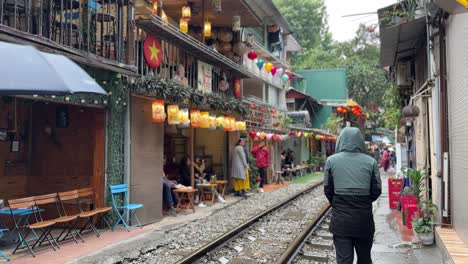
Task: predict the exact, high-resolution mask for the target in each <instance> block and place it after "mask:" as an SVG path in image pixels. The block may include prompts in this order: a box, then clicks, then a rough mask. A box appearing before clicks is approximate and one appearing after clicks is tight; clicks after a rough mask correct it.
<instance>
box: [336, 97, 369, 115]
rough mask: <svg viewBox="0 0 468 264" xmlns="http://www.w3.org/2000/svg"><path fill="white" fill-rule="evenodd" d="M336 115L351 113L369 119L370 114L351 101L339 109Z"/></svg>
mask: <svg viewBox="0 0 468 264" xmlns="http://www.w3.org/2000/svg"><path fill="white" fill-rule="evenodd" d="M336 113H337V114H338V115H346V114H347V113H348V114H349V113H350V114H353V115H355V116H357V117H364V118H368V117H369V114H367V113H364V111H363V109H362V107H361V106H360V105H359V104H358V103H356V102H354V101H353V100H349V101H348V102H347V103H346V105H344V106H339V107H337V108H336Z"/></svg>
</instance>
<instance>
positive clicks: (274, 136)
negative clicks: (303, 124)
mask: <svg viewBox="0 0 468 264" xmlns="http://www.w3.org/2000/svg"><path fill="white" fill-rule="evenodd" d="M249 136H250V137H251V138H252V139H259V140H267V141H274V142H278V141H284V140H286V139H287V138H288V137H289V136H288V135H287V134H278V133H266V132H263V131H254V130H252V131H250V132H249Z"/></svg>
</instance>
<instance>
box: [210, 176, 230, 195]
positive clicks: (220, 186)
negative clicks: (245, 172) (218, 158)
mask: <svg viewBox="0 0 468 264" xmlns="http://www.w3.org/2000/svg"><path fill="white" fill-rule="evenodd" d="M213 183H214V184H217V185H218V192H219V193H220V194H221V197H223V199H224V193H225V192H226V187H227V184H228V181H226V180H217V181H215V182H213Z"/></svg>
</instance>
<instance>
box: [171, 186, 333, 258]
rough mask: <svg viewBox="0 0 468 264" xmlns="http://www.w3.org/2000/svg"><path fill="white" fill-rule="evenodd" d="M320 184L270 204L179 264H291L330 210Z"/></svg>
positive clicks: (187, 256)
mask: <svg viewBox="0 0 468 264" xmlns="http://www.w3.org/2000/svg"><path fill="white" fill-rule="evenodd" d="M319 186H321V183H317V184H315V185H313V186H311V187H310V188H308V189H306V190H303V191H301V192H299V193H297V194H295V195H293V196H292V197H289V198H288V199H286V200H284V201H282V202H280V203H278V204H276V205H274V206H271V207H270V208H268V209H267V210H265V211H263V212H261V213H259V214H258V215H256V216H254V217H252V218H251V219H250V220H248V221H246V222H245V223H243V224H241V225H240V226H238V227H237V228H235V229H233V230H231V231H229V232H227V233H225V234H224V235H222V236H220V237H218V238H217V239H215V240H213V241H210V242H209V243H207V244H205V245H203V246H202V247H201V248H199V249H198V250H196V251H195V252H192V253H191V254H189V255H186V256H185V257H184V258H183V259H181V260H179V261H178V262H177V263H179V264H185V263H249V264H250V263H292V262H290V261H289V260H291V259H294V258H296V257H297V256H299V255H298V252H299V249H298V248H299V247H300V245H301V244H302V241H303V240H305V239H306V238H307V237H309V236H310V233H311V231H312V230H315V229H314V227H315V226H316V225H318V224H319V223H321V222H322V219H323V216H324V215H325V214H326V213H327V212H328V210H329V204H328V202H327V201H326V199H325V197H324V196H323V193H322V190H321V188H318V187H319ZM288 261H289V262H288ZM319 263H320V262H319Z"/></svg>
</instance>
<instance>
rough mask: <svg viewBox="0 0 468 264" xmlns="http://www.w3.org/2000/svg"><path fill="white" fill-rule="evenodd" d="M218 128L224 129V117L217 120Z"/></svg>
mask: <svg viewBox="0 0 468 264" xmlns="http://www.w3.org/2000/svg"><path fill="white" fill-rule="evenodd" d="M216 126H217V127H224V116H218V117H217V118H216Z"/></svg>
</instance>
